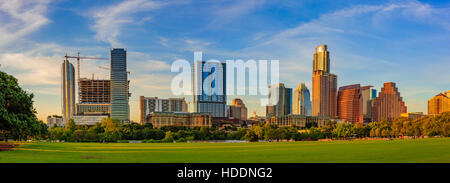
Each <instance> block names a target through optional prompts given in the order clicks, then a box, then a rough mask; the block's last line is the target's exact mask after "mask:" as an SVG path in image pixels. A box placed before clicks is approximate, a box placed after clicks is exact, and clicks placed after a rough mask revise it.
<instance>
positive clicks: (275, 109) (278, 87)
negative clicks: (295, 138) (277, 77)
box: [266, 83, 292, 117]
mask: <svg viewBox="0 0 450 183" xmlns="http://www.w3.org/2000/svg"><path fill="white" fill-rule="evenodd" d="M269 88H270V89H269V99H270V98H271V96H272V95H276V94H278V102H277V103H276V104H274V105H267V106H266V117H271V116H277V117H279V116H285V115H288V114H291V113H292V88H286V87H285V86H284V84H283V83H279V84H273V85H271V86H270V87H269ZM274 92H275V93H274Z"/></svg>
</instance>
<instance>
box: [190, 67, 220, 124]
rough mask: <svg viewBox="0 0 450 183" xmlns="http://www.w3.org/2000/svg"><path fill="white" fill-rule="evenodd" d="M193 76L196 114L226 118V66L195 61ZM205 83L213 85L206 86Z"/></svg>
mask: <svg viewBox="0 0 450 183" xmlns="http://www.w3.org/2000/svg"><path fill="white" fill-rule="evenodd" d="M193 75H194V76H193V77H194V82H193V95H194V112H200V113H210V114H212V117H221V118H223V117H226V104H227V94H226V64H225V63H219V62H205V61H195V62H194V71H193ZM209 79H211V81H208V80H209ZM205 81H207V82H210V83H211V85H210V86H207V85H205V84H204V82H205Z"/></svg>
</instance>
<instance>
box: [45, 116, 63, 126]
mask: <svg viewBox="0 0 450 183" xmlns="http://www.w3.org/2000/svg"><path fill="white" fill-rule="evenodd" d="M53 125H56V126H62V127H63V126H64V125H65V122H64V118H63V117H62V116H55V115H54V116H48V117H47V126H48V127H52V126H53Z"/></svg>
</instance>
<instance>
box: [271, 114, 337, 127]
mask: <svg viewBox="0 0 450 183" xmlns="http://www.w3.org/2000/svg"><path fill="white" fill-rule="evenodd" d="M329 120H330V117H328V116H305V115H297V114H289V115H284V116H279V117H276V116H271V117H269V118H267V119H266V123H269V124H275V125H277V126H278V127H291V126H296V127H310V126H316V125H317V126H318V127H321V126H325V125H326V124H327V122H328V121H329Z"/></svg>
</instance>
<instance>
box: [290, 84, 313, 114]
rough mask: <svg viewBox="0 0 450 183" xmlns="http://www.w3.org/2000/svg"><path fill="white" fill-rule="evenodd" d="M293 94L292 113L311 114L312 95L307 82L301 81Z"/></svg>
mask: <svg viewBox="0 0 450 183" xmlns="http://www.w3.org/2000/svg"><path fill="white" fill-rule="evenodd" d="M293 95H294V96H293V99H292V114H300V115H307V116H311V112H312V111H311V110H312V107H311V97H310V93H309V90H308V88H307V87H306V85H305V83H300V84H299V85H298V87H297V88H296V89H295V90H294V94H293Z"/></svg>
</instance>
